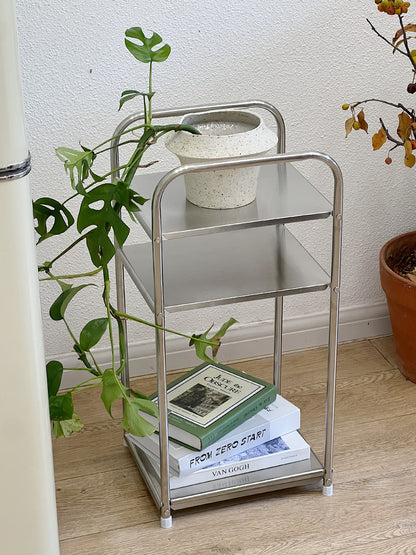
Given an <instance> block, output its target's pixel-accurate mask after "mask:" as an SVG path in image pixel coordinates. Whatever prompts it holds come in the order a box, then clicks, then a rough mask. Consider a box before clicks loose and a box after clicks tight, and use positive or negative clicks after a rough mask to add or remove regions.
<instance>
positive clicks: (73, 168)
mask: <svg viewBox="0 0 416 555" xmlns="http://www.w3.org/2000/svg"><path fill="white" fill-rule="evenodd" d="M81 147H82V150H74V149H73V148H66V147H59V148H56V149H55V152H56V155H57V156H58V158H59V160H61V162H64V167H65V171H66V172H67V173H68V172H69V177H70V179H71V185H72V188H73V189H75V190H77V187H78V192H80V193H81V194H83V192H82V191H83V190H84V188H83V185H82V182H83V181H84V180H85V179H87V177H88V174H89V171H90V169H91V166H92V164H93V162H94V160H95V157H96V155H95V153H94V152H93V151H92V150H89V149H87V148H85V147H83V146H82V145H81ZM75 172H76V173H77V176H75ZM80 187H81V190H80V189H79V188H80Z"/></svg>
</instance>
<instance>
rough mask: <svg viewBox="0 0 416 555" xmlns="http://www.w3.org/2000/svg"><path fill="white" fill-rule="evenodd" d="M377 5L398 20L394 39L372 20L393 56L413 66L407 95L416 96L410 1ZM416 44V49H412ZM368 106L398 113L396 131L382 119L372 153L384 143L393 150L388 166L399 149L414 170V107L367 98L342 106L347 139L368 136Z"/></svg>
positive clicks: (379, 0)
mask: <svg viewBox="0 0 416 555" xmlns="http://www.w3.org/2000/svg"><path fill="white" fill-rule="evenodd" d="M374 1H375V3H376V4H377V9H378V11H379V12H381V13H384V14H386V15H389V16H394V17H397V18H398V21H399V29H398V30H397V32H396V33H395V35H394V37H392V38H391V39H389V38H387V37H385V36H384V35H382V34H381V33H380V32H379V31H378V30H377V29H376V28H375V26H374V25H373V24H372V23H371V22H370V21H369V20H367V21H368V23H369V25H370V27H371V29H372V30H373V31H374V32H375V33H376V35H377V36H378V37H379V38H381V39H382V40H383V41H384V42H385V43H387V44H388V45H390V47H391V48H392V52H393V54H396V53H397V54H398V55H400V56H405V57H406V58H407V59H408V60H409V62H410V66H411V71H412V80H411V82H410V83H409V84H408V85H407V92H408V93H410V94H414V93H415V92H416V82H415V81H416V49H415V47H414V42H415V39H416V24H414V23H407V24H406V23H405V21H404V14H407V12H408V9H409V7H410V2H404V1H402V0H374ZM412 45H413V46H412ZM365 104H379V105H381V106H388V107H390V108H394V109H396V110H398V111H399V113H398V123H397V128H396V129H395V130H394V131H393V130H391V127H390V126H389V125H388V124H386V123H385V120H384V118H382V117H379V122H380V127H379V130H378V131H377V133H375V134H374V135H373V136H372V146H373V150H379V149H380V148H381V147H382V146H383V145H384V144H389V145H390V149H389V152H388V154H387V156H386V158H385V163H386V164H391V163H392V161H393V160H392V157H391V153H392V152H393V151H394V150H396V149H404V164H405V166H407V167H409V168H412V167H413V166H414V165H415V163H416V157H415V155H414V154H413V150H415V149H416V111H415V108H414V107H412V106H410V107H409V106H405V105H404V104H402V103H400V102H391V101H387V100H381V99H378V98H368V99H365V100H360V101H358V102H351V103H348V104H343V106H342V108H343V109H344V110H350V111H351V117H350V118H348V119H347V121H346V122H345V131H346V136H348V135H349V134H350V133H351V131H353V130H356V131H358V130H360V129H362V130H363V131H365V132H366V133H368V124H367V121H366V119H365V115H364V108H363V106H364V105H365Z"/></svg>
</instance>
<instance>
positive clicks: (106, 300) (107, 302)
mask: <svg viewBox="0 0 416 555" xmlns="http://www.w3.org/2000/svg"><path fill="white" fill-rule="evenodd" d="M103 278H104V292H103V299H104V304H105V308H106V311H107V319H108V333H109V336H110V346H111V364H112V368H113V369H114V368H115V354H114V337H113V327H112V325H111V324H112V322H111V309H110V276H109V272H108V266H107V265H106V264H103Z"/></svg>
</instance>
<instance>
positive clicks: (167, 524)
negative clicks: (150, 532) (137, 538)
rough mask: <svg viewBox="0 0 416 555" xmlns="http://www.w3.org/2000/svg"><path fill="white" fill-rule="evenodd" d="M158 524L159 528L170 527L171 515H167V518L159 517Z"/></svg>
mask: <svg viewBox="0 0 416 555" xmlns="http://www.w3.org/2000/svg"><path fill="white" fill-rule="evenodd" d="M160 526H161V528H172V517H171V516H169V517H168V518H163V517H160Z"/></svg>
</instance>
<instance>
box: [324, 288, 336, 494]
mask: <svg viewBox="0 0 416 555" xmlns="http://www.w3.org/2000/svg"><path fill="white" fill-rule="evenodd" d="M330 303H331V307H330V317H329V341H328V377H327V380H328V387H327V401H326V437H325V459H324V466H325V475H324V484H323V493H324V495H332V473H333V468H332V458H333V445H334V425H335V378H336V366H337V344H338V315H339V287H333V288H332V289H331V300H330Z"/></svg>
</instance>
